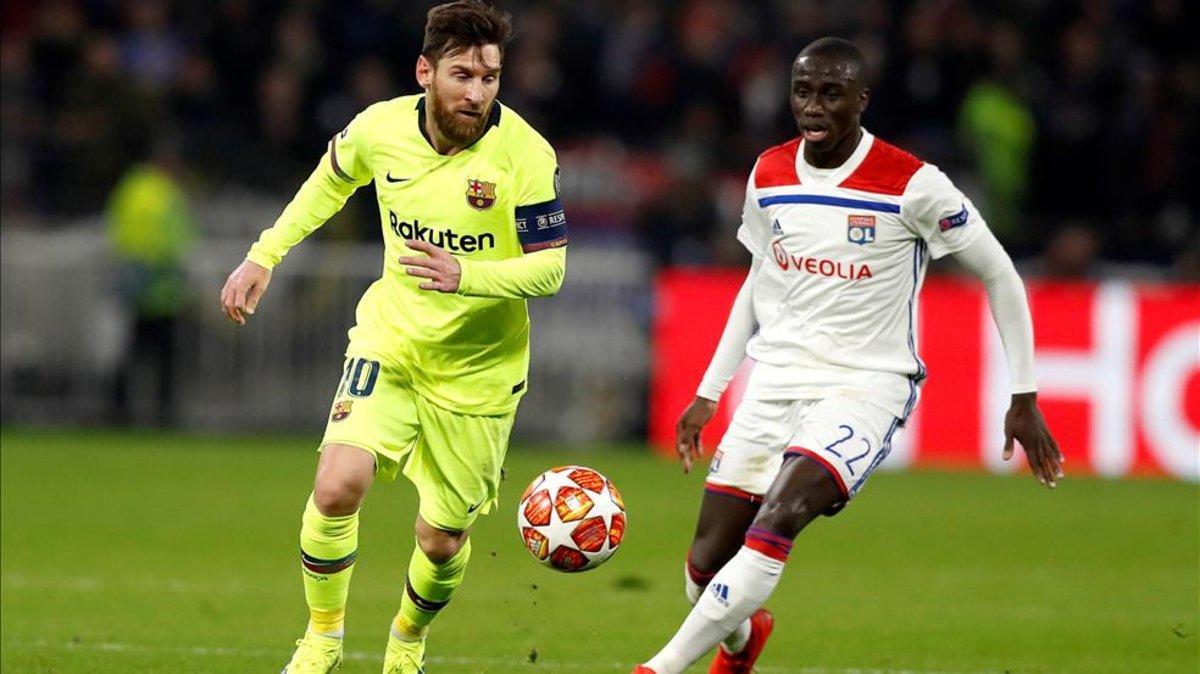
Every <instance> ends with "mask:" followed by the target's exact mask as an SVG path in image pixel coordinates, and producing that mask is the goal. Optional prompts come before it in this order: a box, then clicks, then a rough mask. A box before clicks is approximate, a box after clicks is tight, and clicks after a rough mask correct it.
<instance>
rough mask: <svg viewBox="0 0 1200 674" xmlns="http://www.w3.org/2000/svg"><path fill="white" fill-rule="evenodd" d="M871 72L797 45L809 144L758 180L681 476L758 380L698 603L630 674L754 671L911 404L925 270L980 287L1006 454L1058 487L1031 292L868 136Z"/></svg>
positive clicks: (689, 578) (684, 440) (715, 472)
mask: <svg viewBox="0 0 1200 674" xmlns="http://www.w3.org/2000/svg"><path fill="white" fill-rule="evenodd" d="M864 71H865V62H864V59H863V55H862V53H861V52H860V51H859V50H858V48H856V47H855V46H854V45H853V44H851V43H850V42H847V41H845V40H842V39H839V38H822V39H820V40H817V41H815V42H813V43H812V44H810V45H808V46H807V47H805V48H804V50H803V51H801V52H800V54H799V56H797V57H796V60H795V62H794V63H793V66H792V76H791V93H790V100H791V107H792V114H793V115H794V116H795V118H796V124H797V126H798V127H799V130H800V136H799V137H798V138H795V139H793V140H791V141H789V142H787V143H784V144H782V145H778V146H775V147H773V148H770V149H768V150H767V151H766V152H764V153H762V154H761V155H760V156H759V158H758V161H757V163H756V164H755V166H754V169H753V171H752V172H751V176H750V180H749V182H748V184H747V186H746V203H745V207H744V211H743V215H742V225H741V227H740V229H739V230H738V234H737V237H738V240H739V241H741V242H742V244H743V245H745V246H746V248H747V249H749V251H750V252H751V254H752V255H753V257H754V259H753V262H752V263H751V268H750V273H749V275H748V276H747V277H746V281H745V283H744V284H743V285H742V289H741V291H740V292H739V293H738V295H737V299H736V300H735V301H734V304H733V307H732V309H731V310H730V313H729V320H728V323H727V324H726V326H725V331H724V333H723V334H722V336H721V341H720V343H719V344H718V345H717V349H716V352H715V353H714V355H713V359H712V362H711V364H710V365H709V368H708V371H707V372H706V373H705V375H704V378H703V380H702V381H701V383H700V387H699V390H698V391H697V395H696V398H695V400H694V401H693V402H692V404H691V405H690V406H689V407H688V408H687V409H686V410H685V411H684V413H683V415H682V417H681V418H680V421H679V424H678V427H677V433H678V442H677V450H678V452H679V456H680V459H681V461H682V462H683V466H684V470H685V471H687V470H690V468H691V464H692V460H693V459H694V458H696V457H698V456H699V454H700V447H699V434H700V429H701V428H703V426H704V425H705V424H706V423H707V422H708V421H709V420H710V419H711V418H712V417H713V415H714V414H715V412H716V409H717V401H718V400H719V399H720V397H721V394H722V392H723V391H724V389H725V387H726V386H727V384H728V383H729V380H730V379H731V378H732V376H733V374H734V372H735V370H736V369H737V368H738V366H739V365H740V364H741V362H742V359H743V358H744V357H745V356H749V357H750V358H751V359H753V360H754V368H753V370H752V372H751V374H750V375H749V380H748V382H747V384H746V389H745V392H744V393H743V396H742V402H741V404H740V405H739V406H738V408H737V410H736V412H735V413H734V416H733V419H732V421H731V423H730V426H729V429H728V431H727V432H726V434H725V436H724V438H722V440H721V443H720V445H719V447H718V451H717V453H716V454H715V456H714V457H713V460H712V463H711V464H710V467H709V475H708V478H707V480H706V483H705V494H704V498H703V502H702V504H701V509H700V517H699V522H698V524H697V528H696V535H695V539H694V541H693V543H692V547H691V550H690V551H689V553H688V560H687V564H686V569H685V570H686V574H685V580H686V590H687V594H688V598H689V599H690V600H691V601H692V603H693V604H694V607H693V608H692V611H691V613H690V614H689V615H688V617H687V618H686V620H685V621H684V623H683V625H682V626H681V627H680V628H679V631H678V632H677V633H676V634H675V636H674V637H673V638H672V639H671V640H670V642H669V643H667V645H666V646H665V647H664V648H663V649H662V650H661V651H659V653H658V654H656V655H655V656H654V657H653V658H651V659H650V660H648V661H647V662H646V664H644V665H639V666H638V667H636V668H635V669H634V674H678V673H679V672H682V671H683V670H685V669H686V668H687V667H688V666H689V665H691V664H692V663H693V662H695V661H696V660H698V659H699V658H700V657H702V656H703V655H704V654H705V653H707V652H708V651H709V650H710V649H712V648H713V647H714V646H717V645H718V644H720V646H719V648H718V651H717V654H716V657H715V659H714V660H713V663H712V665H711V668H710V669H709V672H710V673H711V674H736V673H749V672H750V671H751V668H752V666H753V665H754V662H755V660H756V659H757V658H758V655H759V653H761V652H762V648H763V645H764V643H765V642H766V639H767V637H768V636H769V635H770V633H771V630H772V628H773V619H772V618H771V614H770V613H768V612H767V611H766V610H765V609H763V608H761V607H762V605H763V604H764V603H765V602H766V600H767V598H768V597H769V596H770V594H771V592H772V590H774V588H775V585H776V583H777V582H778V581H779V577H780V573H781V572H782V571H783V567H784V563H785V562H786V561H787V558H788V554H789V553H790V551H791V547H792V540H793V539H794V538H795V537H796V535H797V534H798V533H799V532H800V530H801V529H803V528H804V527H805V526H806V525H807V524H808V523H809V522H811V521H812V520H813V519H814V518H816V517H817V516H818V515H822V514H826V515H832V514H835V513H836V512H838V511H839V510H840V509H841V508H842V507H843V506H844V505H845V504H846V503H847V502H848V501H849V500H850V499H851V498H852V497H853V496H854V495H855V494H856V493H857V492H858V491H859V489H861V488H862V486H863V484H864V483H865V482H866V480H867V478H868V477H869V476H870V475H871V473H872V472H873V471H874V470H875V468H877V467H878V466H879V464H880V462H882V461H883V459H884V458H886V457H887V454H888V451H889V450H890V448H891V443H892V441H893V440H894V438H895V435H896V433H897V431H898V430H899V429H901V428H902V427H903V426H904V422H905V420H906V419H907V418H908V416H909V415H910V414H911V413H912V410H913V407H914V406H915V405H916V403H917V398H918V395H919V391H920V385H921V382H922V380H924V379H925V366H924V364H923V363H922V362H921V359H920V357H919V356H918V354H917V345H916V324H915V323H916V312H917V306H916V303H917V295H918V293H919V292H920V288H921V281H922V278H923V277H924V274H925V269H926V266H927V264H928V262H929V260H930V258H931V257H932V258H940V257H943V256H946V255H952V256H954V258H955V259H956V260H957V261H958V262H959V263H960V264H961V265H962V266H963V267H965V268H966V269H967V270H969V271H970V272H972V273H973V274H975V275H976V276H977V277H978V278H979V279H980V280H981V281H982V282H983V284H984V285H985V287H986V289H987V295H988V301H989V303H990V307H991V311H992V317H993V319H994V320H995V323H996V327H997V328H998V329H999V332H1000V337H1001V341H1002V342H1003V344H1004V353H1005V357H1006V359H1007V361H1008V367H1009V373H1010V378H1011V387H1012V402H1011V406H1010V407H1009V409H1008V413H1007V416H1006V418H1005V436H1006V437H1005V445H1004V450H1003V456H1004V458H1005V459H1008V458H1010V457H1011V456H1012V453H1013V441H1014V439H1015V440H1016V442H1018V443H1020V445H1021V447H1022V448H1023V449H1024V450H1025V453H1026V456H1027V458H1028V460H1029V465H1030V467H1031V468H1032V470H1033V474H1034V475H1035V476H1036V477H1037V478H1038V480H1039V481H1041V482H1042V483H1043V484H1045V485H1047V486H1049V487H1054V486H1055V485H1056V483H1057V480H1059V479H1061V478H1062V476H1063V473H1062V456H1061V454H1060V453H1059V451H1058V445H1057V444H1056V443H1055V441H1054V439H1053V437H1052V436H1051V435H1050V431H1049V429H1048V428H1047V427H1046V424H1045V421H1044V420H1043V418H1042V415H1041V413H1040V412H1039V410H1038V407H1037V402H1036V397H1037V394H1036V385H1035V382H1034V377H1033V324H1032V320H1031V318H1030V314H1029V306H1028V302H1027V299H1026V296H1025V288H1024V285H1023V284H1022V283H1021V279H1020V277H1018V276H1017V272H1016V270H1015V269H1014V268H1013V264H1012V261H1011V260H1010V259H1009V257H1008V255H1007V254H1006V253H1005V252H1004V249H1003V248H1002V247H1001V246H1000V244H999V242H997V241H996V238H995V236H993V235H992V233H991V232H990V231H989V230H988V228H987V224H986V223H985V222H984V220H983V218H982V217H981V216H980V214H979V212H978V211H977V210H976V208H975V206H974V204H972V203H971V201H970V200H969V199H967V198H966V197H964V196H963V194H962V193H961V192H959V190H958V189H957V188H955V187H954V185H953V184H952V183H951V182H950V180H949V179H948V178H947V177H946V176H945V174H943V173H942V172H941V171H940V170H938V168H937V167H936V166H934V165H932V164H928V163H925V162H923V161H921V160H920V159H917V158H916V157H913V156H912V155H910V154H908V153H907V152H905V151H903V150H900V149H899V148H896V147H895V146H892V145H889V144H887V143H885V142H884V141H882V140H880V139H878V138H875V137H874V136H872V135H871V134H870V133H868V132H867V131H866V130H865V129H863V128H862V126H861V123H860V119H861V115H862V113H863V111H864V110H865V109H866V107H867V102H868V100H869V92H868V90H867V88H866V86H865V84H864V82H863V79H864V77H863V76H864Z"/></svg>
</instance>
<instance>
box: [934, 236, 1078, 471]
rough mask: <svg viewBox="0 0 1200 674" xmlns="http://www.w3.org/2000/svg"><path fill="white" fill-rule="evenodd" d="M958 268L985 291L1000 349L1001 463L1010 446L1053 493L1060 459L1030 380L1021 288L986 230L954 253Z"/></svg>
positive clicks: (1029, 330) (1027, 320)
mask: <svg viewBox="0 0 1200 674" xmlns="http://www.w3.org/2000/svg"><path fill="white" fill-rule="evenodd" d="M954 259H955V260H957V261H958V262H959V263H961V264H962V265H963V266H964V267H965V268H966V269H967V270H969V271H970V272H971V273H973V274H974V275H975V276H976V277H978V278H979V280H980V281H982V282H983V285H984V287H985V288H986V289H987V296H988V305H989V306H990V308H991V311H992V319H993V320H994V321H995V323H996V328H997V329H998V330H999V332H1000V341H1001V342H1002V343H1003V344H1004V356H1005V360H1006V361H1007V362H1008V370H1009V377H1010V378H1011V386H1012V391H1013V396H1012V402H1011V404H1010V406H1009V408H1008V413H1007V414H1006V415H1005V417H1004V454H1003V457H1004V460H1005V461H1007V460H1009V459H1011V458H1012V455H1013V443H1014V441H1016V442H1017V443H1020V445H1021V448H1022V449H1024V450H1025V456H1026V458H1027V459H1028V460H1029V467H1030V469H1031V470H1032V471H1033V474H1034V476H1035V477H1037V479H1038V481H1039V482H1041V483H1042V484H1044V485H1046V486H1047V487H1050V488H1054V487H1056V486H1057V485H1058V480H1060V479H1062V477H1063V470H1062V463H1063V459H1062V453H1061V452H1060V451H1059V449H1058V443H1057V442H1055V440H1054V436H1053V435H1051V433H1050V429H1049V427H1047V426H1046V420H1045V419H1044V418H1043V417H1042V413H1041V411H1040V410H1039V409H1038V406H1037V392H1036V391H1037V385H1036V383H1035V381H1034V376H1033V318H1032V316H1031V315H1030V313H1029V300H1028V298H1027V297H1026V295H1025V285H1024V284H1023V283H1021V277H1020V276H1018V275H1017V270H1016V268H1014V267H1013V263H1012V259H1011V258H1009V256H1008V253H1006V252H1004V248H1003V247H1002V246H1001V245H1000V242H999V241H997V240H996V237H995V236H994V235H993V234H992V233H991V231H990V230H987V229H984V230H983V231H982V232H981V233H980V235H979V236H977V237H976V238H975V240H974V241H972V242H971V243H970V244H969V245H967V246H966V247H965V248H963V249H962V250H960V251H958V252H956V253H954Z"/></svg>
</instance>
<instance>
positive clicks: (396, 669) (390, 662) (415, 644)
mask: <svg viewBox="0 0 1200 674" xmlns="http://www.w3.org/2000/svg"><path fill="white" fill-rule="evenodd" d="M383 674H425V640H424V639H421V640H420V641H404V640H403V639H397V638H396V635H394V634H388V644H387V653H386V654H385V655H384V656H383Z"/></svg>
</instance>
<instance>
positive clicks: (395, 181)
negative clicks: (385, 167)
mask: <svg viewBox="0 0 1200 674" xmlns="http://www.w3.org/2000/svg"><path fill="white" fill-rule="evenodd" d="M386 177H387V181H388V182H389V183H402V182H404V181H406V180H409V179H408V178H393V177H392V172H391V171H388V174H387V176H386Z"/></svg>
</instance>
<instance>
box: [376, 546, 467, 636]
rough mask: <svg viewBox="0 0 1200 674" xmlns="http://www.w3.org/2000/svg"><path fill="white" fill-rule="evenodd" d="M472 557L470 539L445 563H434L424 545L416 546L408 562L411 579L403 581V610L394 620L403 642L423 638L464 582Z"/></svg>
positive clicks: (393, 628)
mask: <svg viewBox="0 0 1200 674" xmlns="http://www.w3.org/2000/svg"><path fill="white" fill-rule="evenodd" d="M470 558H471V539H469V538H468V539H467V541H466V542H465V543H464V544H463V546H462V547H461V548H459V550H458V554H456V555H454V556H453V557H451V558H450V559H449V560H447V561H446V562H445V563H444V564H434V563H433V562H432V561H430V560H429V558H428V557H426V556H425V553H424V552H422V551H421V546H420V545H418V546H416V548H415V549H414V550H413V554H412V558H411V559H410V560H409V562H408V580H407V581H405V583H404V597H403V598H401V600H400V612H399V613H397V614H396V619H395V620H393V621H392V635H393V636H395V637H396V638H397V639H402V640H404V641H418V640H420V639H422V638H424V637H425V632H426V629H427V628H428V626H429V623H431V622H433V619H434V618H435V617H437V614H438V611H440V610H442V608H443V607H445V606H446V604H447V603H449V601H450V597H451V595H453V594H454V590H456V589H458V586H459V585H461V584H462V581H463V576H464V575H466V571H467V560H468V559H470Z"/></svg>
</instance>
